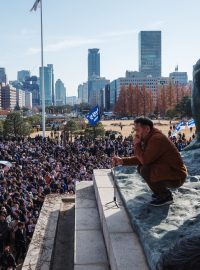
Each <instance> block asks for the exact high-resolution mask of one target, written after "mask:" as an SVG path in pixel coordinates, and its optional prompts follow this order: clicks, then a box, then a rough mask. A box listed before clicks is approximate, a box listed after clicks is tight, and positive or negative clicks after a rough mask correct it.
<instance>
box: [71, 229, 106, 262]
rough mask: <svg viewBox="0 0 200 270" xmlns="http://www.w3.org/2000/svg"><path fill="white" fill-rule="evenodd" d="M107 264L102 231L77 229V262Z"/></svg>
mask: <svg viewBox="0 0 200 270" xmlns="http://www.w3.org/2000/svg"><path fill="white" fill-rule="evenodd" d="M99 263H102V264H106V263H107V255H106V249H105V245H104V241H103V237H102V233H101V231H98V230H95V231H76V247H75V264H99Z"/></svg>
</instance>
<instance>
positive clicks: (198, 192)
mask: <svg viewBox="0 0 200 270" xmlns="http://www.w3.org/2000/svg"><path fill="white" fill-rule="evenodd" d="M198 166H199V165H198ZM115 171H116V177H115V178H116V183H117V186H118V190H119V192H120V195H121V198H122V201H123V204H124V206H125V208H126V210H127V213H128V215H129V218H130V222H131V224H132V228H133V229H134V231H135V232H137V234H138V236H139V238H140V242H141V243H142V246H143V249H144V251H145V254H146V258H147V261H148V264H149V267H150V269H151V270H157V269H162V258H164V257H165V256H166V255H167V253H168V251H169V250H170V249H171V248H173V247H174V245H175V244H176V243H177V242H178V241H179V240H181V239H184V238H185V237H192V236H193V237H194V236H199V235H200V182H199V181H198V177H195V179H193V181H191V180H192V178H191V177H194V176H191V175H190V177H189V178H188V180H187V182H186V183H185V184H184V185H183V186H182V187H181V188H179V189H177V190H174V191H173V196H174V203H173V204H172V205H167V206H163V207H153V206H150V205H149V201H150V200H151V192H150V190H149V189H148V187H147V185H146V183H144V181H143V179H142V178H141V177H140V176H139V175H138V173H137V171H136V169H135V168H134V167H119V168H117V169H116V170H115ZM141 269H142V268H141Z"/></svg>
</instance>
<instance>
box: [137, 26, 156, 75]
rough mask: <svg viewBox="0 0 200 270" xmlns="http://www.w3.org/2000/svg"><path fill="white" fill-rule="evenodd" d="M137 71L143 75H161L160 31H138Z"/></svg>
mask: <svg viewBox="0 0 200 270" xmlns="http://www.w3.org/2000/svg"><path fill="white" fill-rule="evenodd" d="M139 71H140V72H142V73H143V74H144V76H148V75H151V76H152V77H161V31H141V32H140V33H139Z"/></svg>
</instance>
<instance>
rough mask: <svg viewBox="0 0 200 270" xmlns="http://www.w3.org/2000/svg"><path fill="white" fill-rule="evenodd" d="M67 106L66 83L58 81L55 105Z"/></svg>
mask: <svg viewBox="0 0 200 270" xmlns="http://www.w3.org/2000/svg"><path fill="white" fill-rule="evenodd" d="M65 104H66V88H65V85H64V83H63V82H62V81H61V80H60V79H58V80H57V81H56V84H55V105H57V106H62V105H65Z"/></svg>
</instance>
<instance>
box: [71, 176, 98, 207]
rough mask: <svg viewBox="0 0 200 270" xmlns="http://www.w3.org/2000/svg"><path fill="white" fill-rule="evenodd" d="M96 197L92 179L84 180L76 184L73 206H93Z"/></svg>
mask: <svg viewBox="0 0 200 270" xmlns="http://www.w3.org/2000/svg"><path fill="white" fill-rule="evenodd" d="M94 207H96V198H95V194H94V186H93V182H92V181H90V182H89V181H87V182H86V181H84V182H80V183H77V185H76V204H75V208H94Z"/></svg>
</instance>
